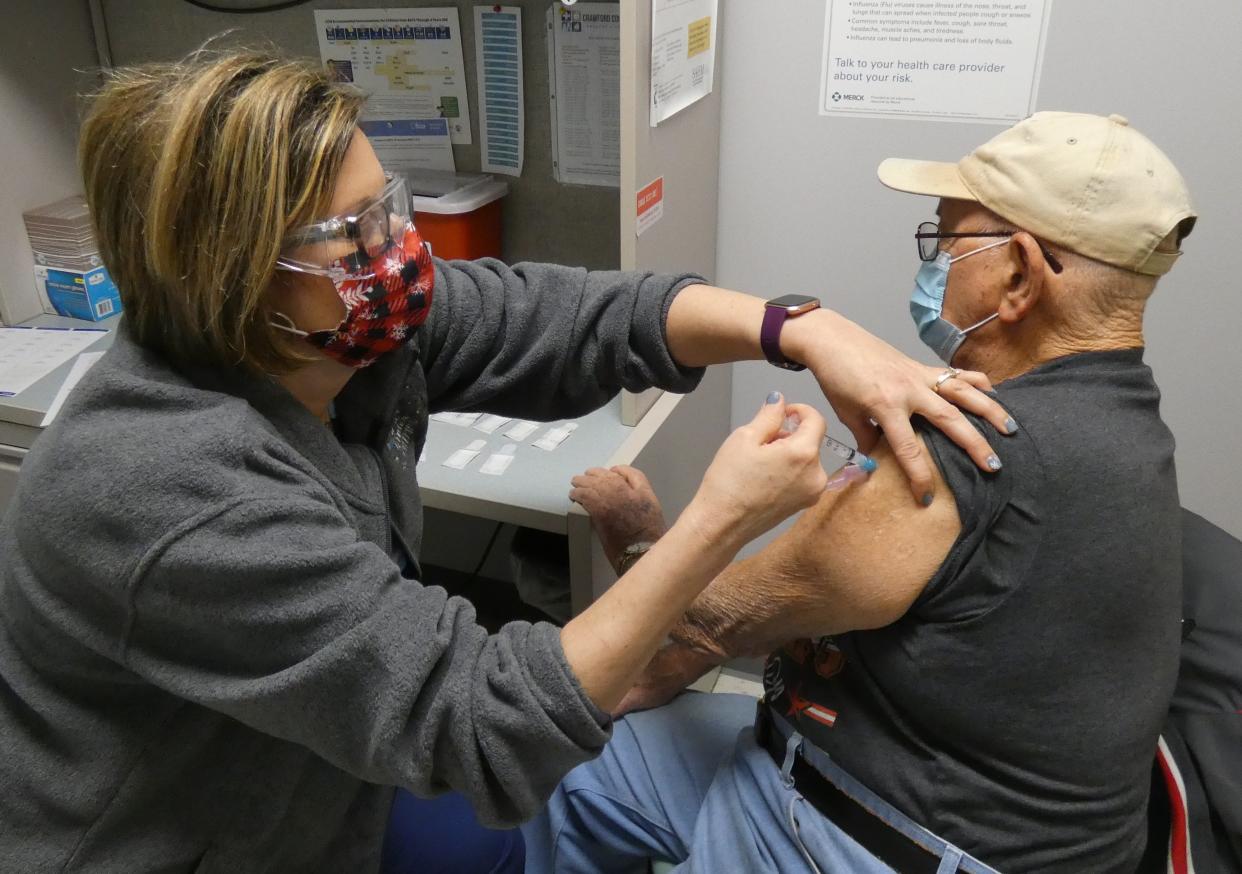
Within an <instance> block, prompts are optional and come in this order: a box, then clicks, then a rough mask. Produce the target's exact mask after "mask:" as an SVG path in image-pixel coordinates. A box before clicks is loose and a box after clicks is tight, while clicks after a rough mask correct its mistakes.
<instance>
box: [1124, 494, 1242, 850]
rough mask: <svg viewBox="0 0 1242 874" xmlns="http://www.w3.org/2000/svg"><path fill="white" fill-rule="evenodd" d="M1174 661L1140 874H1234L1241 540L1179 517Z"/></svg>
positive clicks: (1241, 713) (1238, 821)
mask: <svg viewBox="0 0 1242 874" xmlns="http://www.w3.org/2000/svg"><path fill="white" fill-rule="evenodd" d="M1182 565H1183V588H1184V592H1183V611H1182V616H1183V619H1182V622H1183V628H1182V658H1181V670H1180V672H1179V674H1178V680H1177V688H1176V690H1175V691H1174V693H1173V703H1172V706H1171V707H1170V708H1169V716H1168V719H1167V721H1166V723H1165V727H1164V730H1163V732H1162V733H1161V738H1160V749H1159V752H1158V754H1157V757H1156V767H1155V769H1154V770H1153V774H1152V802H1151V807H1150V813H1149V826H1150V827H1149V838H1148V848H1147V853H1146V855H1145V856H1144V861H1143V866H1142V867H1141V868H1140V869H1139V870H1140V871H1142V872H1148V871H1153V872H1154V871H1159V872H1165V871H1172V872H1173V874H1186V872H1190V871H1199V872H1219V874H1242V541H1239V540H1238V539H1237V538H1235V537H1233V536H1231V535H1230V534H1228V533H1226V532H1225V531H1222V530H1221V529H1220V528H1217V527H1216V526H1215V525H1213V524H1212V523H1211V522H1208V521H1207V520H1206V519H1204V518H1203V517H1201V516H1198V515H1196V514H1194V513H1191V512H1190V511H1189V510H1183V511H1182Z"/></svg>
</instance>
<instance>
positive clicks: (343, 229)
mask: <svg viewBox="0 0 1242 874" xmlns="http://www.w3.org/2000/svg"><path fill="white" fill-rule="evenodd" d="M384 178H385V184H384V188H383V189H382V190H381V191H380V193H379V195H378V196H377V197H375V198H374V199H373V200H371V201H369V202H368V203H366V204H364V205H363V206H362V207H360V208H359V209H358V211H357V212H356V213H354V214H352V215H339V216H333V217H332V218H330V219H327V220H326V221H322V222H316V223H314V224H309V225H304V226H302V227H300V228H296V229H294V230H293V231H290V232H289V233H288V234H287V235H286V236H285V240H284V245H283V246H282V247H281V255H280V258H279V260H278V261H277V266H278V267H281V268H283V269H286V270H294V271H298V272H302V273H321V274H323V275H332V274H334V273H338V272H341V271H342V270H344V271H345V272H347V273H365V272H367V270H368V268H369V265H370V263H371V261H372V260H374V259H375V258H376V257H378V256H379V255H381V254H382V253H384V252H385V251H387V250H388V249H389V248H390V247H391V245H392V243H393V235H394V234H398V235H399V234H401V233H403V230H404V228H405V226H406V224H407V223H408V222H410V221H411V215H410V213H411V208H412V206H413V204H412V202H411V200H410V196H409V194H408V189H407V187H406V184H405V179H404V178H403V177H400V176H397V177H393V176H390V175H386V176H385V177H384Z"/></svg>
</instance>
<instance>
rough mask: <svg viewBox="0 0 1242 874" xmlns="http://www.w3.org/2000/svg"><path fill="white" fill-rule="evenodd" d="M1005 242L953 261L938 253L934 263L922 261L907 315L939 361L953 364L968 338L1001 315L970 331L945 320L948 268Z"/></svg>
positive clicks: (977, 325) (993, 315)
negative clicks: (938, 357)
mask: <svg viewBox="0 0 1242 874" xmlns="http://www.w3.org/2000/svg"><path fill="white" fill-rule="evenodd" d="M1008 242H1009V240H1008V239H1004V240H1001V241H999V242H997V243H989V244H988V245H986V246H980V247H979V248H978V249H972V250H971V251H969V252H967V253H966V254H964V255H958V256H957V257H956V258H951V257H949V253H948V252H941V253H940V254H939V255H937V256H936V260H934V261H924V262H923V266H922V267H920V268H919V272H918V274H917V275H916V276H915V277H914V291H913V292H911V294H910V315H911V317H913V319H914V324H915V325H916V326H917V327H918V329H919V339H920V340H922V341H923V342H924V343H926V344H927V345H928V347H929V348H930V349H931V350H932V351H933V352H935V353H936V354H937V355H938V356H940V360H941V361H943V362H944V363H945V364H952V363H953V356H954V355H955V354H957V350H958V347H959V346H961V345H962V343H963V342H964V341H965V339H966V335H967V334H969V333H970V332H971V331H974V330H976V329H978V328H982V327H983V326H984V325H986V324H987V323H988V322H990V321H992V320H993V319H995V318H996V317H997V316H999V315H1000V313H999V312H995V313H992V315H990V316H988V317H987V318H986V319H983V320H982V321H978V322H975V323H974V324H973V325H971V326H970V327H969V328H959V327H958V326H957V325H955V324H953V323H952V322H950V321H949V320H948V319H946V318H944V317H943V316H942V315H941V313H942V312H943V311H944V289H945V286H946V285H947V284H948V282H949V265H950V264H952V263H953V262H955V261H961V260H962V259H963V258H969V257H970V256H971V255H978V254H979V253H980V252H986V251H987V250H988V249H995V248H996V247H997V246H1003V245H1005V244H1006V243H1008Z"/></svg>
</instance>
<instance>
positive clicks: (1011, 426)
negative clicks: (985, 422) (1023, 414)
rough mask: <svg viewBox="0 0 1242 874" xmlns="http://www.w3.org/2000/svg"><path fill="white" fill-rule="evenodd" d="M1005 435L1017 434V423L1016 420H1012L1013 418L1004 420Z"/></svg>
mask: <svg viewBox="0 0 1242 874" xmlns="http://www.w3.org/2000/svg"><path fill="white" fill-rule="evenodd" d="M1005 433H1006V434H1017V433H1018V422H1017V420H1016V419H1014V417H1013V416H1010V417H1009V418H1008V419H1006V420H1005Z"/></svg>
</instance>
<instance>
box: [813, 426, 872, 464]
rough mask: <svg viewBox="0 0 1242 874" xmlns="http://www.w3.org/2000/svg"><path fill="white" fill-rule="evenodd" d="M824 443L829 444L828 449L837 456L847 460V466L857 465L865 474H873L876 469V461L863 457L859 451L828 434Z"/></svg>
mask: <svg viewBox="0 0 1242 874" xmlns="http://www.w3.org/2000/svg"><path fill="white" fill-rule="evenodd" d="M824 443H826V444H828V448H829V449H830V450H832V451H833V452H834V453H835V454H837V455H839V456H841V457H842V458H844V459H845V463H846V464H856V465H858V467H860V468H861V469H862V471H863V473H871V472H872V471H874V470H875V468H876V463H875V459H873V458H871V457H870V456H867V455H863V454H862V453H861V452H859V451H858V450H857V449H852V448H850V447H849V446H846V445H845V444H844V443H842V442H841V441H840V440H834V439H833V438H831V437H829V436H828V435H827V434H825V435H824Z"/></svg>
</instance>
